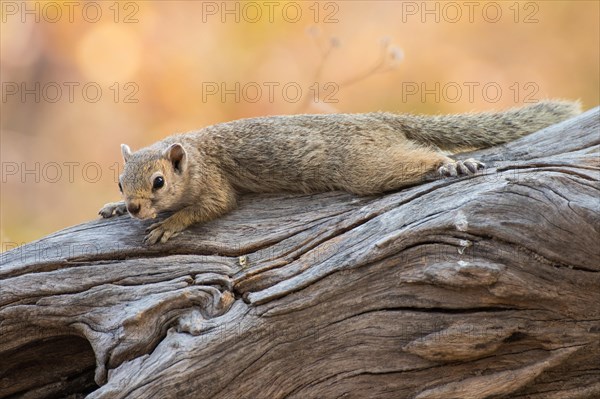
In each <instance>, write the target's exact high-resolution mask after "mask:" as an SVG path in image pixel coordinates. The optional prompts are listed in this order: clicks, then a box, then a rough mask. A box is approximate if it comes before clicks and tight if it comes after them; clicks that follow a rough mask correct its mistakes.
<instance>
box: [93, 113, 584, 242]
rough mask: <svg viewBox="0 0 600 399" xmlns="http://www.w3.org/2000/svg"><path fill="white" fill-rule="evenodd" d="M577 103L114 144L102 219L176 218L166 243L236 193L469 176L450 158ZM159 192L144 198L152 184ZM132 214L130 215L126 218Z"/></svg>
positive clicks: (161, 237) (286, 121) (257, 122)
mask: <svg viewBox="0 0 600 399" xmlns="http://www.w3.org/2000/svg"><path fill="white" fill-rule="evenodd" d="M579 112H580V110H579V104H577V103H573V102H566V101H545V102H540V103H538V104H535V105H531V106H528V107H523V108H518V109H511V110H508V111H505V112H500V113H479V114H463V115H446V116H417V115H408V114H398V115H396V114H390V113H370V114H333V115H290V116H272V117H262V118H251V119H242V120H238V121H233V122H228V123H223V124H218V125H214V126H209V127H206V128H204V129H201V130H199V131H195V132H190V133H186V134H179V135H174V136H170V137H167V138H165V139H164V140H161V141H159V142H157V143H155V144H153V145H152V146H149V147H146V148H143V149H141V150H139V151H137V152H134V153H131V152H130V150H129V147H127V146H122V150H123V155H124V158H125V168H124V171H123V174H122V175H121V179H120V183H121V185H122V187H123V195H124V198H125V201H124V202H123V201H122V202H117V203H110V204H107V205H105V207H104V208H102V210H101V211H100V214H101V215H102V216H103V217H110V216H112V215H113V214H123V213H125V211H126V208H127V206H129V209H130V210H132V209H134V208H137V207H138V206H139V207H140V211H139V213H138V214H136V215H135V216H137V217H139V218H142V219H145V218H154V217H156V215H157V213H158V212H161V211H167V210H169V211H175V213H174V214H173V215H172V216H170V217H169V218H167V219H165V220H163V221H161V222H158V223H155V224H153V225H152V226H150V228H149V234H148V235H147V236H146V239H145V240H146V242H148V243H151V244H153V243H155V242H158V241H161V242H166V241H167V240H168V239H169V238H170V237H172V236H174V235H175V234H177V233H179V232H181V231H183V230H184V229H185V228H187V227H188V226H190V225H192V224H195V223H199V222H205V221H208V220H211V219H214V218H217V217H219V216H221V215H223V214H225V213H227V212H229V211H230V210H231V209H233V208H235V206H236V197H237V195H238V194H240V193H244V192H280V191H293V192H321V191H329V190H345V191H349V192H352V193H356V194H360V195H365V194H377V193H382V192H385V191H390V190H397V189H400V188H402V187H406V186H408V185H412V184H416V183H418V182H420V181H422V180H423V178H424V177H425V176H427V175H430V174H431V173H432V172H436V171H438V173H440V174H442V175H457V174H470V173H474V172H476V171H477V169H479V168H482V167H483V164H481V163H480V162H478V161H476V160H467V161H464V162H456V161H453V160H452V159H450V158H448V157H447V156H445V155H444V154H442V153H441V152H439V149H443V150H448V151H456V150H460V149H466V148H483V147H489V146H492V145H496V144H500V143H505V142H507V141H510V140H514V139H516V138H518V137H521V136H524V135H526V134H529V133H532V132H534V131H537V130H539V129H542V128H544V127H546V126H548V125H551V124H554V123H557V122H560V121H562V120H564V119H567V118H569V117H571V116H573V115H576V114H577V113H579ZM157 175H160V176H161V177H163V178H164V181H165V183H164V186H163V187H162V188H160V189H156V190H153V188H152V185H153V179H155V178H156V176H157ZM130 213H131V212H130Z"/></svg>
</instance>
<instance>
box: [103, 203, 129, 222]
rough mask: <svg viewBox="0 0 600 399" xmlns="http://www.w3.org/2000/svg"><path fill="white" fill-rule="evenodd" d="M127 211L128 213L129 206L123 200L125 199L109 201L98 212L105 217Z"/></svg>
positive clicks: (119, 214) (122, 213)
mask: <svg viewBox="0 0 600 399" xmlns="http://www.w3.org/2000/svg"><path fill="white" fill-rule="evenodd" d="M126 213H127V206H126V205H125V202H123V201H119V202H109V203H108V204H106V205H104V206H103V207H102V209H100V211H99V212H98V214H99V215H100V216H102V217H103V218H105V219H107V218H110V217H113V216H121V215H124V214H126Z"/></svg>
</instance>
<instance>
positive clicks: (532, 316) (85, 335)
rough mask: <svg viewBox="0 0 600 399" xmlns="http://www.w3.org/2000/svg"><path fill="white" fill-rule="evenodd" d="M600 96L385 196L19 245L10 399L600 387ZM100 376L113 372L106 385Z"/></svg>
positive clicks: (4, 314) (4, 262) (3, 293)
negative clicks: (153, 240) (157, 231)
mask: <svg viewBox="0 0 600 399" xmlns="http://www.w3.org/2000/svg"><path fill="white" fill-rule="evenodd" d="M599 122H600V109H598V108H596V109H594V110H590V111H588V112H586V113H585V114H583V115H581V116H580V117H577V118H575V119H572V120H569V121H565V122H563V123H561V124H558V125H555V126H551V127H549V128H547V129H544V130H542V131H539V132H537V133H534V134H532V135H530V136H527V137H524V138H522V139H520V140H518V141H515V142H512V143H509V144H506V145H504V146H501V147H495V148H492V149H487V150H483V151H477V152H473V153H469V154H463V155H461V157H471V156H476V157H478V158H480V159H481V160H483V161H484V162H486V163H487V164H488V169H487V170H486V171H485V172H484V173H480V174H478V175H476V176H472V177H463V178H452V179H444V180H436V181H430V182H425V183H424V184H421V185H418V186H415V187H412V188H409V189H406V190H403V191H400V192H396V193H390V194H388V195H385V196H381V197H356V196H352V195H349V194H346V193H339V192H333V193H324V194H318V195H291V194H287V195H254V196H248V197H245V198H244V199H243V200H242V201H241V205H240V208H239V209H238V210H236V211H235V212H233V213H231V214H230V215H227V216H226V217H224V218H222V219H220V220H217V221H214V222H211V223H207V224H205V225H201V226H196V227H194V228H192V229H190V230H189V231H186V232H184V233H183V234H181V235H180V236H178V237H176V238H174V239H172V240H171V241H169V242H168V243H167V244H164V245H158V246H152V247H145V246H143V245H142V238H143V232H144V229H145V228H146V227H147V226H148V224H149V223H150V222H141V221H136V220H133V219H131V218H129V217H128V216H122V217H117V218H115V219H112V220H108V221H107V220H95V221H92V222H89V223H85V224H82V225H78V226H73V227H71V228H68V229H65V230H62V231H59V232H57V233H54V234H52V235H50V236H47V237H45V238H43V239H41V240H39V241H36V242H33V243H30V244H27V245H24V246H21V247H18V248H14V249H12V250H10V251H7V252H4V253H2V254H1V265H0V279H1V280H0V335H1V336H2V340H1V341H0V359H1V360H0V397H3V398H4V397H24V398H47V397H65V396H68V395H70V397H72V398H79V397H84V396H85V395H87V397H88V398H170V397H178V398H199V397H215V398H284V397H286V398H288V397H289V398H292V397H293V398H362V397H377V398H420V399H424V398H444V399H446V398H488V397H494V398H505V397H506V398H508V397H510V398H540V399H541V398H594V397H600V383H599V382H598V381H600V339H599V338H600V273H599V272H600V244H599V243H600V200H599V198H600V130H599V129H600V123H599ZM94 381H95V382H94Z"/></svg>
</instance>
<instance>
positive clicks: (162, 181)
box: [152, 176, 165, 190]
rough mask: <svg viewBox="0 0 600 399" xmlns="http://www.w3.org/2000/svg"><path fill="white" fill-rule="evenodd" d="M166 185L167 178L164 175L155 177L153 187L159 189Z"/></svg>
mask: <svg viewBox="0 0 600 399" xmlns="http://www.w3.org/2000/svg"><path fill="white" fill-rule="evenodd" d="M164 185H165V179H163V178H162V176H157V177H155V178H154V182H153V183H152V189H154V190H157V189H159V188H161V187H162V186H164Z"/></svg>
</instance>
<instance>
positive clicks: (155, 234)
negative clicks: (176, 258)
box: [144, 219, 179, 245]
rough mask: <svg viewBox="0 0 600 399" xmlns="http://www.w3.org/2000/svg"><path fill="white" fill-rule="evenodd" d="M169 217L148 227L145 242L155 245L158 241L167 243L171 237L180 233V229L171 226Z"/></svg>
mask: <svg viewBox="0 0 600 399" xmlns="http://www.w3.org/2000/svg"><path fill="white" fill-rule="evenodd" d="M169 225H170V223H169V219H166V220H163V221H162V222H157V223H153V224H151V225H150V226H148V228H147V229H146V233H147V234H146V237H144V244H146V245H154V244H156V243H157V242H159V241H160V242H161V243H163V244H164V243H165V242H167V241H168V240H169V238H171V237H175V236H176V235H178V234H179V230H176V229H173V228H170V227H169Z"/></svg>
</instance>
